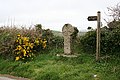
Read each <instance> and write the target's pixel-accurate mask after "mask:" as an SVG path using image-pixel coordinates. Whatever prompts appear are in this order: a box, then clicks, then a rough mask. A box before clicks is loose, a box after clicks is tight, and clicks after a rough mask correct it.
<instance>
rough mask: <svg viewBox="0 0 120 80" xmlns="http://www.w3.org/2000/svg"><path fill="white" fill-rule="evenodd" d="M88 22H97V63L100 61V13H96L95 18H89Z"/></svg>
mask: <svg viewBox="0 0 120 80" xmlns="http://www.w3.org/2000/svg"><path fill="white" fill-rule="evenodd" d="M87 19H88V21H97V38H96V39H97V40H96V61H99V59H100V26H101V25H100V23H101V21H100V19H101V13H100V11H98V12H97V16H89V17H88V18H87Z"/></svg>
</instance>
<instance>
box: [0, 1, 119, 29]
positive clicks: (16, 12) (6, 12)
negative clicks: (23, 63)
mask: <svg viewBox="0 0 120 80" xmlns="http://www.w3.org/2000/svg"><path fill="white" fill-rule="evenodd" d="M119 2H120V1H119V0H0V26H2V25H5V26H10V25H16V26H26V27H30V26H34V25H35V24H42V26H43V28H44V29H48V28H49V29H51V30H57V31H62V27H63V26H64V24H66V23H69V24H71V25H73V26H75V27H77V28H78V30H79V31H86V30H87V28H88V27H89V26H91V27H93V28H96V25H97V24H96V23H97V22H96V21H88V20H87V17H88V16H97V11H101V22H102V24H103V26H104V25H106V22H105V21H104V19H106V20H108V16H107V15H106V13H107V12H108V11H107V7H111V6H115V5H116V4H117V3H119Z"/></svg>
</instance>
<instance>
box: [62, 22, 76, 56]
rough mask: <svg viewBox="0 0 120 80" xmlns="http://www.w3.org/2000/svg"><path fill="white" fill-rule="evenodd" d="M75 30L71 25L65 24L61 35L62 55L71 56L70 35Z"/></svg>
mask: <svg viewBox="0 0 120 80" xmlns="http://www.w3.org/2000/svg"><path fill="white" fill-rule="evenodd" d="M74 31H75V29H74V27H73V26H72V25H71V24H65V25H64V26H63V28H62V33H63V37H64V54H65V55H71V54H72V52H73V51H72V34H73V33H74Z"/></svg>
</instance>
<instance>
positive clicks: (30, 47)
mask: <svg viewBox="0 0 120 80" xmlns="http://www.w3.org/2000/svg"><path fill="white" fill-rule="evenodd" d="M46 42H47V41H46V40H45V39H43V40H42V39H41V38H39V39H38V38H36V39H35V40H33V41H30V39H29V37H22V36H21V35H17V40H16V41H15V50H14V53H15V60H23V61H28V60H29V59H32V58H33V57H34V56H35V52H36V51H40V50H42V49H45V48H46Z"/></svg>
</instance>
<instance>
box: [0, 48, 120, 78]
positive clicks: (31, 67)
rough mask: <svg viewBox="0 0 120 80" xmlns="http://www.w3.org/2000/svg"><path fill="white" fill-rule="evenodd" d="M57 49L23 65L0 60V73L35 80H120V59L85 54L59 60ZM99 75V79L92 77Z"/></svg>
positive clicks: (18, 62) (17, 62)
mask: <svg viewBox="0 0 120 80" xmlns="http://www.w3.org/2000/svg"><path fill="white" fill-rule="evenodd" d="M55 51H56V50H52V51H51V52H50V53H47V54H40V55H38V56H37V57H36V58H35V59H34V60H33V61H31V62H27V63H23V62H20V61H10V60H4V59H2V58H0V74H10V75H14V76H19V77H26V78H29V79H32V80H119V79H120V59H119V57H116V56H115V57H114V56H112V57H110V58H109V59H104V60H101V61H100V62H96V61H95V57H94V55H90V54H84V53H82V54H81V55H80V56H78V57H76V58H66V57H57V56H56V54H55V53H56V52H55ZM94 75H97V77H96V78H94V77H93V76H94Z"/></svg>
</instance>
